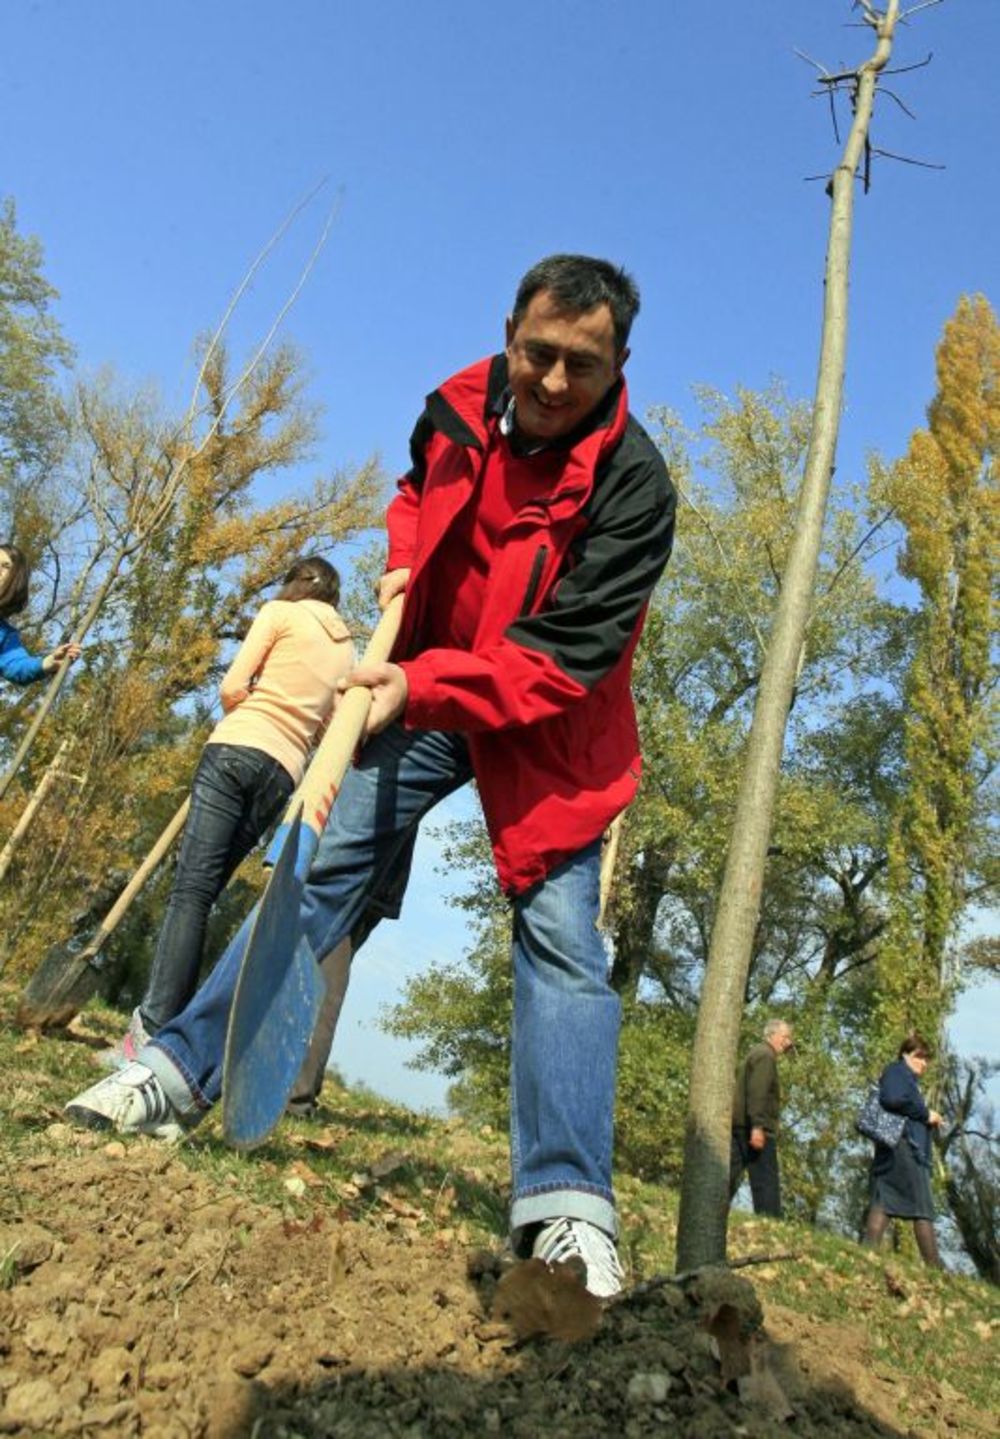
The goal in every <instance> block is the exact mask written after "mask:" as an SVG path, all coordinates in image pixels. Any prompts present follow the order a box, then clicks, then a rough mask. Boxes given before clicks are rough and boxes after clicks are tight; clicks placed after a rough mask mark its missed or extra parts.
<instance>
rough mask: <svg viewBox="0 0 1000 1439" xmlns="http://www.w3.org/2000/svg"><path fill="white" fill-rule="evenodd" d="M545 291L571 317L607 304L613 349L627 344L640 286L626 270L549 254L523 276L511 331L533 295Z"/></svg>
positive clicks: (589, 259) (581, 257)
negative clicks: (570, 313)
mask: <svg viewBox="0 0 1000 1439" xmlns="http://www.w3.org/2000/svg"><path fill="white" fill-rule="evenodd" d="M542 290H545V291H547V292H548V293H549V294H550V295H551V296H552V298H553V300H555V302H556V304H557V305H558V306H559V308H560V309H561V310H568V311H570V312H572V313H574V314H576V313H585V312H586V311H588V310H594V309H596V308H597V306H598V305H607V306H609V307H610V310H611V318H612V320H613V322H614V327H615V348H616V350H617V351H618V353H619V354H620V353H621V351H622V350H624V348H625V346H626V345H627V344H628V336H629V331H630V330H631V328H632V321H633V320H634V319H635V317H636V315H637V314H638V313H639V286H638V285H637V284H636V283H635V281H634V280H633V279H632V276H631V275H630V274H629V273H628V271H627V270H623V269H621V268H620V267H619V266H618V265H612V264H611V262H610V261H609V260H595V259H594V258H593V257H592V256H590V255H548V256H546V258H545V259H544V260H539V262H538V264H537V265H532V267H531V269H530V270H529V271H528V273H527V274H526V275H525V276H524V278H523V279H522V281H521V283H520V284H519V285H518V287H517V294H516V295H515V296H514V309H513V311H512V313H511V321H512V322H513V326H514V329H515V330H516V329H517V327H518V325H519V324H520V323H521V321H522V319H523V318H524V312H525V310H527V308H528V306H529V305H530V304H531V302H532V300H533V299H534V298H535V296H536V295H538V294H540V293H541V291H542Z"/></svg>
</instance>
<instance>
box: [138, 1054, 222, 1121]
mask: <svg viewBox="0 0 1000 1439" xmlns="http://www.w3.org/2000/svg"><path fill="white" fill-rule="evenodd" d="M136 1058H137V1060H138V1062H139V1063H140V1064H144V1065H145V1066H146V1068H147V1069H151V1070H152V1071H153V1073H154V1074H155V1075H156V1077H157V1079H158V1080H159V1081H160V1084H161V1086H162V1087H163V1092H164V1094H165V1095H166V1096H167V1098H168V1100H169V1101H170V1105H171V1107H172V1108H173V1109H174V1110H176V1112H177V1114H178V1115H179V1116H180V1118H181V1119H184V1120H187V1121H191V1120H194V1121H195V1122H197V1121H198V1120H199V1119H201V1118H202V1117H203V1116H204V1115H205V1114H206V1113H207V1112H208V1110H209V1109H211V1107H212V1106H211V1104H210V1103H209V1102H208V1100H207V1099H206V1098H205V1096H204V1095H203V1094H202V1093H201V1091H200V1089H199V1088H198V1086H197V1084H195V1082H194V1079H193V1078H192V1077H191V1075H189V1074H188V1073H187V1072H186V1071H185V1069H184V1066H183V1064H181V1062H180V1060H179V1059H178V1058H177V1056H176V1055H175V1054H171V1052H170V1050H169V1049H165V1048H164V1047H163V1045H161V1044H158V1043H157V1042H156V1040H155V1039H152V1040H150V1042H149V1043H148V1044H145V1045H143V1047H142V1049H140V1050H139V1053H138V1054H137V1055H136Z"/></svg>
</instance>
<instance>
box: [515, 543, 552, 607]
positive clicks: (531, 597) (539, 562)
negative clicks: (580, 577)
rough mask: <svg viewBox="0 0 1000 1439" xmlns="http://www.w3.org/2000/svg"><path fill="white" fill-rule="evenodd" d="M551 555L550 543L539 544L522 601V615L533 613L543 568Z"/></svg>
mask: <svg viewBox="0 0 1000 1439" xmlns="http://www.w3.org/2000/svg"><path fill="white" fill-rule="evenodd" d="M548 557H549V547H548V545H539V546H538V549H537V550H536V551H535V558H534V559H533V560H532V562H531V574H530V575H529V576H528V588H527V590H526V591H525V594H524V599H523V601H522V603H521V611H520V613H521V614H522V615H527V614H530V613H531V607H532V605H533V604H534V603H535V596H536V595H537V594H538V586H539V584H540V583H541V579H542V570H543V569H544V568H545V561H546V560H547V559H548Z"/></svg>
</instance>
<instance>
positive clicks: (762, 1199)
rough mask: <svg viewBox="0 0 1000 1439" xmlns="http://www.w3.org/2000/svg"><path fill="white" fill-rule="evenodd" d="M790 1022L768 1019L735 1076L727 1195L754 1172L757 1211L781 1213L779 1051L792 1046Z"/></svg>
mask: <svg viewBox="0 0 1000 1439" xmlns="http://www.w3.org/2000/svg"><path fill="white" fill-rule="evenodd" d="M792 1044H793V1039H792V1027H791V1025H790V1024H788V1023H787V1022H786V1021H785V1020H784V1019H769V1020H768V1021H767V1023H766V1024H765V1025H764V1038H763V1041H762V1042H761V1043H760V1044H755V1045H754V1046H753V1047H752V1049H751V1050H750V1052H749V1053H748V1054H747V1057H746V1059H745V1060H744V1061H743V1067H742V1069H741V1070H740V1072H739V1074H738V1075H737V1077H736V1090H735V1093H734V1095H733V1142H732V1148H731V1150H730V1155H729V1198H730V1202H731V1201H732V1199H733V1196H734V1195H735V1193H736V1191H737V1189H739V1187H740V1185H741V1183H742V1182H743V1176H744V1174H748V1175H749V1177H750V1193H751V1196H752V1197H753V1210H754V1213H755V1214H769V1215H770V1216H771V1217H772V1218H773V1219H780V1218H781V1174H780V1172H779V1169H778V1143H777V1141H778V1116H779V1113H780V1111H781V1085H780V1083H779V1080H778V1056H779V1055H781V1054H786V1053H787V1052H788V1050H789V1049H791V1048H792Z"/></svg>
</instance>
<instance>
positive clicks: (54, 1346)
mask: <svg viewBox="0 0 1000 1439" xmlns="http://www.w3.org/2000/svg"><path fill="white" fill-rule="evenodd" d="M47 1141H49V1144H47V1147H46V1149H45V1151H44V1152H37V1153H35V1154H34V1155H33V1156H32V1157H30V1158H28V1159H26V1160H24V1161H23V1163H22V1164H21V1166H20V1172H19V1174H18V1177H17V1188H16V1190H15V1191H14V1198H13V1203H12V1204H11V1203H8V1204H7V1206H6V1207H5V1210H4V1219H3V1222H2V1223H0V1260H2V1261H3V1271H2V1275H3V1280H4V1288H3V1290H2V1292H0V1394H2V1397H3V1408H2V1417H0V1430H2V1431H3V1432H6V1433H19V1434H20V1433H25V1434H31V1433H35V1434H46V1435H49V1434H51V1435H77V1434H80V1435H83V1434H88V1435H89V1434H95V1435H96V1434H109V1435H133V1434H136V1435H138V1434H142V1435H155V1436H161V1439H173V1436H177V1439H180V1436H196V1439H228V1436H233V1439H235V1436H241V1435H255V1436H257V1439H268V1436H283V1435H287V1436H292V1435H297V1436H303V1439H313V1436H317V1439H318V1436H321V1435H324V1436H345V1439H348V1436H349V1439H365V1436H369V1435H371V1436H372V1439H375V1436H379V1439H384V1436H387V1435H389V1436H405V1439H443V1436H452V1435H454V1436H459V1435H462V1436H464V1435H468V1434H494V1433H495V1434H504V1435H512V1436H524V1439H528V1436H531V1439H534V1436H536V1435H538V1434H546V1435H551V1436H553V1439H576V1436H579V1439H584V1436H587V1439H590V1436H594V1435H602V1434H615V1435H624V1436H626V1439H633V1436H644V1435H652V1434H662V1433H663V1432H673V1433H679V1434H683V1435H690V1436H706V1439H707V1436H715V1435H735V1434H743V1435H770V1434H775V1433H777V1432H779V1431H783V1430H784V1428H785V1423H786V1422H787V1421H792V1422H793V1427H794V1430H795V1432H796V1433H798V1434H806V1435H811V1434H824V1435H838V1436H839V1435H875V1434H882V1435H885V1434H892V1433H897V1434H898V1433H903V1432H907V1431H906V1430H905V1429H897V1428H896V1427H894V1426H893V1424H892V1423H891V1418H892V1411H891V1408H890V1406H889V1405H888V1404H887V1403H886V1402H885V1396H884V1394H882V1393H881V1392H878V1393H876V1392H875V1389H873V1388H872V1386H871V1385H868V1387H867V1388H865V1387H864V1386H862V1385H861V1383H860V1380H861V1378H862V1377H864V1370H865V1356H864V1353H863V1352H862V1351H863V1345H862V1346H861V1350H858V1349H857V1344H858V1341H857V1338H856V1336H854V1337H853V1338H852V1341H851V1342H852V1344H853V1345H855V1349H854V1350H851V1349H850V1348H849V1346H847V1345H845V1344H844V1343H843V1342H839V1341H838V1343H837V1345H836V1355H837V1361H838V1362H837V1365H836V1366H829V1365H828V1366H827V1367H826V1368H824V1367H823V1365H822V1364H821V1363H820V1362H819V1358H818V1356H819V1355H821V1353H822V1351H823V1347H824V1346H823V1341H822V1335H821V1333H820V1330H819V1326H817V1330H816V1333H815V1334H814V1335H813V1336H812V1338H811V1347H810V1349H809V1359H808V1362H807V1363H806V1364H803V1363H800V1362H798V1360H797V1359H796V1354H795V1347H794V1346H793V1345H792V1343H791V1342H790V1341H791V1340H792V1339H793V1338H794V1337H795V1336H794V1335H793V1334H792V1328H793V1325H792V1320H791V1318H790V1317H789V1316H787V1315H786V1316H779V1322H778V1324H777V1330H778V1335H779V1337H780V1338H781V1339H782V1340H783V1341H785V1342H784V1343H783V1344H781V1345H775V1344H774V1343H772V1342H771V1341H770V1339H769V1337H768V1335H767V1330H766V1327H765V1323H764V1319H765V1316H763V1315H762V1313H761V1310H760V1306H759V1304H758V1301H757V1299H756V1296H755V1294H754V1290H753V1288H752V1286H751V1285H750V1284H749V1283H747V1282H746V1281H745V1280H743V1279H741V1278H739V1277H738V1276H734V1275H731V1274H729V1273H726V1272H721V1271H711V1272H708V1273H706V1274H703V1275H700V1276H699V1277H698V1279H697V1281H696V1282H692V1283H690V1284H688V1285H686V1286H678V1285H675V1284H665V1285H662V1286H659V1287H655V1288H653V1289H652V1290H651V1291H649V1292H647V1293H645V1294H639V1295H636V1296H633V1297H632V1298H630V1299H629V1300H627V1301H626V1302H624V1303H617V1304H614V1305H613V1306H611V1307H610V1308H608V1309H607V1310H606V1311H605V1312H604V1313H603V1316H599V1327H598V1328H597V1332H596V1333H595V1334H594V1335H593V1337H591V1338H588V1339H586V1340H585V1341H583V1342H579V1343H576V1344H568V1343H563V1342H559V1341H554V1340H551V1339H545V1338H541V1339H538V1338H536V1339H533V1340H530V1341H528V1340H524V1339H520V1338H518V1337H517V1335H516V1334H515V1332H514V1330H513V1329H512V1328H511V1327H510V1325H509V1324H508V1323H506V1322H502V1321H501V1320H499V1319H498V1318H495V1317H494V1314H493V1301H494V1296H495V1292H496V1288H497V1285H498V1282H499V1267H498V1265H497V1264H496V1263H495V1262H494V1261H493V1259H492V1258H491V1257H489V1256H487V1257H485V1258H484V1257H483V1256H482V1255H479V1256H474V1257H472V1259H471V1262H470V1255H469V1253H468V1251H467V1250H466V1249H465V1248H464V1247H463V1246H461V1245H460V1244H458V1243H457V1242H456V1241H455V1239H454V1237H453V1236H442V1237H440V1238H438V1239H436V1240H435V1239H433V1238H428V1237H427V1236H426V1234H421V1233H419V1232H417V1224H416V1217H417V1216H416V1212H415V1211H412V1210H410V1209H409V1207H408V1206H407V1204H406V1203H405V1202H402V1201H400V1202H399V1203H398V1204H397V1205H396V1207H395V1208H393V1207H391V1206H388V1207H387V1206H385V1205H384V1204H383V1205H382V1206H380V1207H379V1210H378V1211H377V1214H376V1212H375V1211H374V1210H373V1212H372V1214H371V1215H370V1216H368V1217H365V1218H361V1219H359V1218H358V1217H357V1216H356V1215H349V1214H348V1213H347V1212H346V1211H345V1210H344V1209H342V1208H340V1207H339V1206H338V1202H337V1200H336V1199H333V1200H331V1202H330V1203H329V1204H325V1203H323V1202H317V1201H316V1199H315V1196H314V1195H311V1196H310V1197H309V1199H310V1204H309V1205H307V1204H299V1203H296V1202H295V1201H293V1200H291V1199H290V1201H289V1205H288V1207H287V1210H286V1212H285V1213H279V1212H276V1211H275V1210H274V1209H273V1208H266V1207H263V1206H260V1205H257V1204H255V1203H253V1202H251V1201H249V1200H247V1199H245V1198H243V1197H241V1196H240V1195H239V1194H237V1193H236V1192H235V1185H234V1186H232V1187H227V1186H225V1185H218V1184H215V1183H213V1182H210V1181H209V1180H207V1179H206V1178H205V1177H204V1176H203V1175H201V1174H199V1173H198V1172H196V1171H193V1170H191V1169H189V1168H188V1167H187V1166H186V1165H185V1164H183V1163H182V1162H181V1161H180V1160H179V1159H178V1158H177V1156H176V1154H175V1153H174V1152H172V1151H170V1150H169V1149H165V1148H163V1147H162V1146H157V1145H155V1144H153V1143H151V1142H147V1141H138V1142H134V1143H129V1144H128V1145H126V1144H123V1143H121V1142H120V1141H112V1142H111V1143H105V1142H104V1141H103V1139H102V1140H99V1141H98V1140H97V1139H96V1137H95V1136H83V1137H82V1138H81V1137H80V1136H77V1135H74V1134H72V1133H71V1132H70V1131H67V1130H65V1127H64V1126H61V1125H56V1126H53V1127H52V1129H51V1130H50V1131H49V1134H48V1136H47ZM88 1146H89V1147H88ZM310 1205H311V1206H312V1207H310ZM768 1322H769V1323H770V1320H769V1321H768ZM833 1348H834V1346H832V1345H830V1344H827V1350H828V1352H830V1353H832V1352H833ZM848 1369H850V1370H851V1371H852V1372H847V1371H848ZM876 1387H877V1386H876ZM859 1396H860V1397H859ZM952 1422H953V1421H952ZM909 1432H914V1431H912V1430H911V1431H909ZM919 1432H921V1433H928V1434H930V1433H934V1432H936V1426H932V1427H930V1428H923V1429H921V1430H920V1431H919ZM940 1432H942V1433H945V1432H952V1433H953V1432H955V1431H954V1429H952V1428H950V1427H949V1424H948V1423H947V1422H946V1421H945V1420H944V1419H943V1418H942V1423H941V1430H940ZM966 1432H974V1431H970V1430H967V1431H966Z"/></svg>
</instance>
